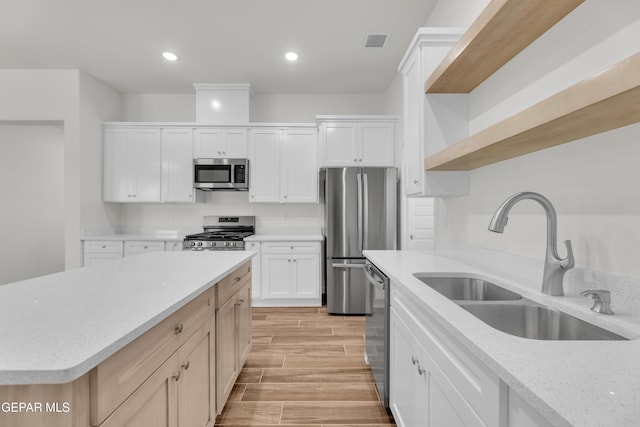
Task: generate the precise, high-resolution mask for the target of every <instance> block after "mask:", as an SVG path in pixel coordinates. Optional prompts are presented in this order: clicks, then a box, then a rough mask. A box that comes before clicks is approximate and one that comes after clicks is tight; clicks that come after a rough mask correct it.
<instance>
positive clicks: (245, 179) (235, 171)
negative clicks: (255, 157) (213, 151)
mask: <svg viewBox="0 0 640 427" xmlns="http://www.w3.org/2000/svg"><path fill="white" fill-rule="evenodd" d="M193 171H194V172H193V176H194V179H193V187H194V188H197V189H198V190H206V191H217V190H235V191H247V190H249V160H248V159H194V160H193Z"/></svg>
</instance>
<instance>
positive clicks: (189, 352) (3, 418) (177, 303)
mask: <svg viewBox="0 0 640 427" xmlns="http://www.w3.org/2000/svg"><path fill="white" fill-rule="evenodd" d="M254 255H255V253H254V252H252V251H228V252H214V251H205V252H154V253H148V254H142V255H136V256H132V257H128V258H123V259H121V260H117V261H114V262H108V263H104V264H98V265H93V266H90V267H85V268H79V269H75V270H69V271H65V272H62V273H57V274H52V275H48V276H43V277H38V278H35V279H30V280H25V281H22V282H17V283H14V284H9V285H4V286H0V336H1V337H2V345H1V346H0V405H1V406H0V425H3V426H4V425H11V426H15V427H18V426H23V425H24V426H27V425H28V426H39V425H43V426H44V425H46V426H72V427H75V426H78V427H88V426H90V425H92V426H98V425H101V426H102V425H104V426H111V425H114V426H115V425H118V424H121V423H122V424H124V422H125V421H129V419H132V418H133V417H134V415H135V413H140V414H141V416H152V415H153V417H155V418H151V419H149V418H147V420H146V422H147V423H149V422H151V423H152V424H153V425H163V424H165V422H167V421H169V424H172V425H173V422H172V421H171V420H173V418H175V420H178V417H180V419H181V420H182V418H183V416H184V414H186V415H187V416H188V414H189V413H191V412H194V413H197V411H190V410H189V411H187V410H185V411H178V405H179V404H180V403H181V402H180V401H181V399H182V400H186V397H187V396H188V395H190V394H192V393H194V392H195V393H198V394H195V395H196V396H197V395H199V394H200V393H201V392H203V391H204V395H205V397H207V396H208V398H207V400H208V401H207V402H186V403H185V402H182V403H184V404H186V405H197V406H199V407H200V408H202V407H205V408H206V413H203V411H200V414H201V415H202V416H203V417H205V416H206V418H207V419H204V418H203V421H202V424H200V423H198V422H193V420H186V419H185V420H182V421H184V422H181V423H179V425H181V424H185V425H202V426H205V425H212V424H213V420H214V419H215V414H216V412H217V411H216V409H217V410H221V409H222V408H221V407H220V408H216V406H217V405H216V400H218V401H219V402H222V404H224V399H225V398H226V396H224V395H221V397H222V399H216V397H217V396H216V389H217V388H218V387H217V380H218V379H221V380H222V379H224V380H225V381H226V382H228V381H229V376H230V377H231V378H233V377H234V376H237V372H238V371H239V368H238V365H241V364H242V363H243V362H244V360H242V357H246V354H247V353H248V349H247V348H248V347H250V306H251V305H250V286H251V272H250V270H251V269H250V260H251V258H252V257H253V256H254ZM227 307H230V309H227ZM219 312H220V313H223V315H224V318H221V319H219V318H218V314H219ZM247 317H248V319H245V318H247ZM229 321H232V322H234V323H232V324H231V325H230V326H229V325H227V323H226V322H229ZM223 322H225V323H223ZM238 324H241V325H242V326H243V330H242V331H240V332H239V330H238ZM247 324H248V331H249V333H248V337H247V333H246V332H247ZM220 327H224V328H225V330H226V329H231V335H232V336H231V339H235V338H237V336H240V337H242V339H243V340H245V341H248V342H244V343H242V344H243V345H239V344H238V343H237V342H225V341H219V339H220V338H221V337H222V338H225V337H227V338H228V336H229V333H227V334H217V333H216V331H217V330H218V328H220ZM218 335H220V337H218ZM216 342H217V344H218V345H216ZM227 346H228V348H226V347H227ZM238 349H240V350H241V353H242V354H239V355H238V354H237V353H238ZM219 355H223V356H224V357H216V356H219ZM236 356H237V357H236ZM220 362H222V364H220ZM230 365H232V366H231V367H230ZM189 368H191V369H189ZM197 368H202V369H203V370H205V371H206V375H197V376H195V373H197V372H198V370H197ZM218 370H222V371H224V372H223V375H221V376H220V378H218V376H217V375H216V373H217V371H218ZM191 373H194V375H191ZM201 373H202V372H200V374H201ZM162 374H166V375H164V377H163V375H162ZM181 376H182V378H181ZM202 378H204V379H205V381H204V383H202V381H201V380H202ZM234 380H235V378H234ZM190 385H193V386H194V387H195V388H193V389H189V386H190ZM145 386H146V387H147V388H148V389H149V390H144V388H145ZM141 390H142V391H141ZM147 392H151V394H148V393H147ZM181 395H182V396H181ZM218 395H220V393H218ZM152 396H155V397H152ZM192 400H193V398H192ZM145 402H147V403H148V402H153V404H152V405H151V406H148V405H147V406H145V405H144V403H145ZM116 408H117V409H116ZM133 408H137V409H133ZM145 410H146V411H148V413H145ZM163 414H164V415H166V416H165V417H164V418H168V419H169V420H164V421H165V422H161V420H160V419H158V417H162V416H163ZM150 420H156V421H157V422H158V423H157V424H156V423H155V422H154V421H150ZM140 421H142V420H140ZM133 425H137V424H136V423H135V422H134V423H133ZM140 425H143V424H140ZM149 425H151V424H149Z"/></svg>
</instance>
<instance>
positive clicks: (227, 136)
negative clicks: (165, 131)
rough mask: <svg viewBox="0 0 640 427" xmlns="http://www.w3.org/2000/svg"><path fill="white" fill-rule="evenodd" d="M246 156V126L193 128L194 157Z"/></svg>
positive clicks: (235, 157) (221, 157) (231, 157)
mask: <svg viewBox="0 0 640 427" xmlns="http://www.w3.org/2000/svg"><path fill="white" fill-rule="evenodd" d="M246 157H247V129H246V128H222V127H206V128H197V129H196V130H195V132H194V139H193V158H194V159H224V158H228V159H244V158H246Z"/></svg>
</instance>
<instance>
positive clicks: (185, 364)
mask: <svg viewBox="0 0 640 427" xmlns="http://www.w3.org/2000/svg"><path fill="white" fill-rule="evenodd" d="M189 364H190V362H189V361H188V360H187V361H186V362H185V363H183V364H182V369H184V370H185V371H186V370H187V369H189Z"/></svg>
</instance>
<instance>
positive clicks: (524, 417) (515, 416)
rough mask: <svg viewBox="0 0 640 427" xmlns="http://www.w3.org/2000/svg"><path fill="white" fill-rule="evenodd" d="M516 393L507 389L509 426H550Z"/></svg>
mask: <svg viewBox="0 0 640 427" xmlns="http://www.w3.org/2000/svg"><path fill="white" fill-rule="evenodd" d="M551 426H552V424H551V423H549V422H548V421H547V420H545V419H544V418H543V417H542V415H540V414H539V413H538V412H537V411H536V410H535V409H533V408H532V407H531V405H529V404H528V403H527V402H526V401H525V400H524V399H523V398H522V397H520V395H518V393H516V392H515V391H513V390H511V389H509V427H551Z"/></svg>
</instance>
